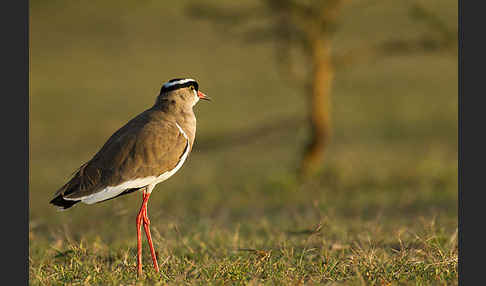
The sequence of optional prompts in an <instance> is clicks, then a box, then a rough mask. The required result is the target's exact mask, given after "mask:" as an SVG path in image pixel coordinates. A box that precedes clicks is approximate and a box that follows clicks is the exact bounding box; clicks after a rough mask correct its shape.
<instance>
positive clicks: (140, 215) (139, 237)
mask: <svg viewBox="0 0 486 286" xmlns="http://www.w3.org/2000/svg"><path fill="white" fill-rule="evenodd" d="M144 192H145V191H144ZM144 198H145V194H144ZM144 201H145V200H144ZM144 206H145V204H144V203H143V202H142V206H141V207H140V211H139V212H138V215H137V273H138V275H142V220H143V213H144V208H145V207H144Z"/></svg>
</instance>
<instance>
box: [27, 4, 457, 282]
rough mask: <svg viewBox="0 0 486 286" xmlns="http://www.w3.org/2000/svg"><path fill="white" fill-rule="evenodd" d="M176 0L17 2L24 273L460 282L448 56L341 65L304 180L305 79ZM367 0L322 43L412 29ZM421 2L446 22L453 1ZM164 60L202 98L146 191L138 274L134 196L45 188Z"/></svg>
mask: <svg viewBox="0 0 486 286" xmlns="http://www.w3.org/2000/svg"><path fill="white" fill-rule="evenodd" d="M187 2H188V1H181V2H178V3H180V4H174V3H173V2H170V3H171V4H170V5H168V3H164V1H146V2H143V4H141V5H140V6H136V5H135V4H128V3H125V4H123V5H119V4H114V2H110V1H104V2H102V3H97V4H96V5H94V4H92V5H88V4H85V3H84V2H79V1H70V2H67V1H49V2H45V1H42V2H41V1H31V33H32V34H31V45H32V48H31V97H30V118H31V122H30V156H31V157H30V226H29V228H30V232H29V238H30V249H29V264H30V277H29V280H30V284H32V285H63V284H68V285H79V284H83V285H84V284H91V285H134V284H137V285H157V284H201V285H206V284H250V285H256V284H290V285H294V284H301V283H307V284H326V283H328V284H333V283H340V282H341V283H343V284H345V285H361V284H377V285H382V284H385V285H387V284H393V285H397V284H398V285H417V284H418V285H430V284H433V285H443V284H447V285H457V279H458V275H457V60H456V57H455V56H453V55H452V56H451V55H450V54H444V53H433V54H431V53H429V54H424V53H416V54H411V55H402V56H393V57H391V56H390V57H383V58H380V59H378V60H373V61H364V62H359V63H357V64H355V65H353V66H349V67H343V68H339V69H338V70H337V73H336V81H335V86H334V94H333V124H334V133H333V135H334V137H333V141H332V144H331V146H330V147H329V149H328V153H327V158H326V164H325V166H324V169H323V171H322V173H321V174H320V176H318V177H317V178H315V179H313V180H311V181H310V182H308V183H306V184H304V185H301V184H299V183H298V182H297V180H296V178H295V174H294V172H295V166H296V164H297V162H298V159H299V156H300V150H301V148H302V146H303V144H304V142H305V138H306V134H307V129H306V126H305V125H304V124H303V121H302V119H303V118H304V116H305V102H304V100H303V96H304V94H303V91H302V90H300V89H299V88H296V87H295V86H293V85H291V84H290V83H288V82H286V81H285V80H284V79H283V78H282V77H281V76H280V74H279V71H278V69H277V64H276V62H275V57H274V56H273V51H274V49H273V46H272V45H271V44H261V45H252V44H248V43H243V42H241V41H240V40H239V39H236V38H228V37H225V35H224V34H221V31H220V30H215V29H213V28H212V27H211V25H210V24H208V23H205V22H196V21H194V20H192V19H190V18H187V17H186V16H185V15H184V13H183V9H182V7H183V6H184V4H186V3H187ZM117 3H118V2H117ZM370 3H376V4H371V5H368V6H366V5H365V6H364V7H361V8H360V7H357V6H353V7H350V8H349V9H347V10H345V11H344V12H343V18H342V23H341V26H340V27H341V28H340V30H339V31H338V33H337V34H336V42H335V49H336V50H346V49H349V48H351V47H355V46H359V45H360V44H366V45H369V44H373V43H376V42H379V41H381V40H383V39H388V38H392V37H395V38H397V37H398V38H400V37H403V38H406V37H413V36H414V35H417V34H420V32H421V31H422V30H423V29H424V27H423V26H422V25H421V24H419V23H414V22H411V21H410V18H409V17H408V16H407V13H406V10H405V7H402V6H397V5H395V4H393V5H392V4H387V2H386V1H384V2H383V3H382V2H379V1H375V2H370ZM427 5H428V6H429V7H430V8H432V9H434V10H436V11H437V12H438V13H439V15H440V17H442V18H444V19H447V23H448V24H450V26H452V27H453V26H454V25H455V23H456V22H457V21H456V14H457V13H456V11H457V7H456V5H457V3H455V2H454V1H447V2H444V1H429V2H427ZM385 23H386V24H385ZM179 76H191V77H194V78H197V79H198V80H199V82H200V87H201V89H202V90H203V91H204V92H205V93H207V94H208V95H209V96H211V97H212V98H214V101H213V102H212V103H210V104H206V103H205V102H202V103H201V104H199V105H198V106H197V108H196V109H197V110H196V114H197V116H198V134H197V139H196V145H195V147H194V150H193V153H192V154H191V157H190V159H189V160H188V162H187V163H186V164H185V166H184V167H183V168H182V169H181V170H180V171H179V172H178V174H176V175H175V176H174V177H173V178H171V179H170V180H168V181H166V182H164V183H163V184H160V185H159V186H157V188H156V189H155V191H154V194H153V195H152V197H151V200H150V203H149V215H150V218H151V222H152V225H151V227H152V233H153V236H154V240H155V241H154V243H155V246H156V249H157V251H158V255H159V263H160V265H161V273H160V274H158V275H157V274H155V273H154V272H153V270H152V266H151V260H150V256H149V252H148V248H146V247H147V245H146V243H145V240H144V250H143V251H144V271H145V272H144V273H145V275H144V277H142V278H141V279H137V277H136V271H135V270H136V269H135V267H136V259H135V252H136V233H135V216H136V213H137V211H138V208H139V204H140V199H141V195H139V194H132V195H128V196H124V197H120V198H118V199H116V200H112V201H109V202H106V203H102V204H99V205H94V206H87V205H79V206H76V207H74V208H73V209H72V210H69V211H67V212H57V211H56V210H55V209H54V208H52V207H51V206H49V205H48V201H49V199H50V198H51V196H52V194H53V192H55V191H56V190H57V188H59V187H60V186H61V185H62V184H63V183H64V182H65V180H66V179H67V178H68V177H69V175H70V174H71V173H72V172H73V171H74V170H75V169H76V168H77V167H79V165H80V164H81V163H82V162H85V161H87V160H89V159H90V158H91V156H92V155H93V154H94V153H95V152H96V151H97V150H98V148H100V147H101V145H102V144H103V143H104V142H105V140H106V139H107V138H108V137H109V135H111V134H112V133H113V132H114V131H115V130H116V129H117V128H118V127H120V126H121V125H123V124H124V123H125V122H127V121H128V120H129V119H130V118H132V117H133V116H135V115H136V114H138V113H139V112H141V111H142V110H144V109H145V108H147V107H149V106H150V105H151V104H152V103H153V101H154V100H155V96H156V94H157V92H158V90H159V88H160V85H161V84H162V83H163V82H165V81H166V80H168V79H170V78H174V77H179ZM279 122H280V123H279ZM269 125H270V126H274V127H272V128H269V129H266V130H267V132H265V133H264V134H263V135H260V136H250V137H248V136H247V137H245V136H244V135H245V134H249V133H251V132H250V131H251V130H254V129H255V128H259V127H261V126H263V127H265V126H269Z"/></svg>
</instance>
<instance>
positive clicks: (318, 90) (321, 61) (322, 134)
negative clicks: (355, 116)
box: [300, 33, 334, 178]
mask: <svg viewBox="0 0 486 286" xmlns="http://www.w3.org/2000/svg"><path fill="white" fill-rule="evenodd" d="M308 43H309V48H310V56H311V62H312V65H313V67H312V73H311V75H312V78H311V83H310V89H311V90H310V93H309V97H310V98H309V100H308V104H309V106H308V108H309V124H310V127H311V136H310V138H309V142H308V144H307V146H306V148H305V150H304V156H303V158H302V161H301V170H300V171H301V172H300V173H301V176H302V177H304V178H305V177H309V176H311V175H313V174H315V173H316V172H317V171H318V170H319V168H320V167H321V166H322V163H323V161H324V151H325V149H326V147H327V145H328V143H329V140H330V137H331V87H332V80H333V75H334V69H333V66H332V62H331V42H330V40H329V39H328V38H327V37H323V36H322V35H318V34H317V35H316V34H314V33H309V34H308Z"/></svg>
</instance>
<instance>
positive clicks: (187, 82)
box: [157, 78, 210, 108]
mask: <svg viewBox="0 0 486 286" xmlns="http://www.w3.org/2000/svg"><path fill="white" fill-rule="evenodd" d="M200 99H203V100H210V98H209V97H208V96H207V95H205V94H204V93H202V92H200V91H199V84H198V83H197V82H196V81H195V80H193V79H192V78H175V79H171V80H169V81H168V82H166V83H164V84H163V85H162V88H161V89H160V94H159V96H158V97H157V102H160V103H166V104H175V105H178V106H183V107H190V108H192V107H193V106H194V105H196V103H197V102H198V101H199V100H200Z"/></svg>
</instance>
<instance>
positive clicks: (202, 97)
mask: <svg viewBox="0 0 486 286" xmlns="http://www.w3.org/2000/svg"><path fill="white" fill-rule="evenodd" d="M197 96H199V99H204V100H208V101H211V98H210V97H209V96H207V95H205V94H204V93H202V92H200V91H198V92H197Z"/></svg>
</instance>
